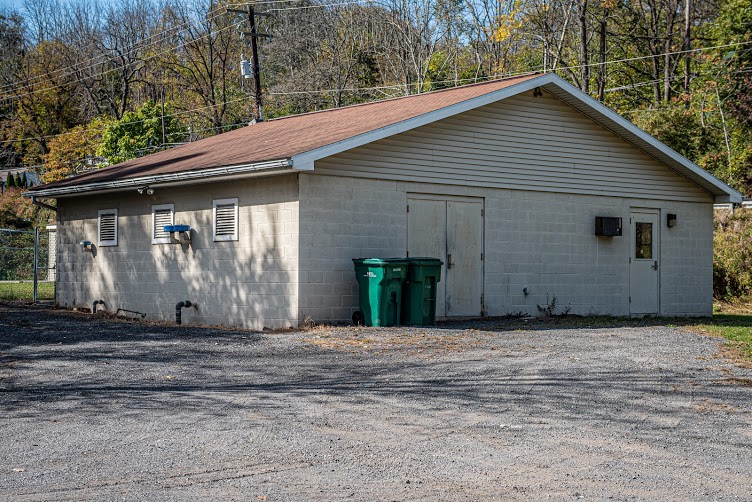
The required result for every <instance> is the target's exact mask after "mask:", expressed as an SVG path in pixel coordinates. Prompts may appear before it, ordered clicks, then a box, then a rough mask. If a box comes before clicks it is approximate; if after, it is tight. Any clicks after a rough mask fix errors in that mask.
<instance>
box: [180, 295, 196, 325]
mask: <svg viewBox="0 0 752 502" xmlns="http://www.w3.org/2000/svg"><path fill="white" fill-rule="evenodd" d="M183 307H186V308H188V307H194V308H195V307H198V303H196V302H190V301H188V300H185V301H182V302H178V303H177V304H176V305H175V324H183V319H182V308H183Z"/></svg>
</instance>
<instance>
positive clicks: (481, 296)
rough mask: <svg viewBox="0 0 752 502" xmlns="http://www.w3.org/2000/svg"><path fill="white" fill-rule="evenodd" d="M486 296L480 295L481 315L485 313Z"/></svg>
mask: <svg viewBox="0 0 752 502" xmlns="http://www.w3.org/2000/svg"><path fill="white" fill-rule="evenodd" d="M484 297H485V295H480V315H483V301H484V299H485V298H484Z"/></svg>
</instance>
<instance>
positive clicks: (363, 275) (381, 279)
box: [353, 258, 407, 326]
mask: <svg viewBox="0 0 752 502" xmlns="http://www.w3.org/2000/svg"><path fill="white" fill-rule="evenodd" d="M353 263H354V264H355V277H356V278H357V279H358V286H359V287H360V294H359V296H358V298H359V304H360V311H359V312H355V314H353V322H354V323H355V324H361V323H362V324H365V325H366V326H398V325H399V323H400V311H401V307H402V283H403V282H405V278H406V277H407V260H405V259H404V258H353Z"/></svg>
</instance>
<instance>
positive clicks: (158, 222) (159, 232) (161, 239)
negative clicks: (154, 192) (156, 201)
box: [152, 204, 173, 244]
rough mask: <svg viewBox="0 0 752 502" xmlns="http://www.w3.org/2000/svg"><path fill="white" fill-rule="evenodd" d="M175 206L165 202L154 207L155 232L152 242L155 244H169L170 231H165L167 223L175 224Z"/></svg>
mask: <svg viewBox="0 0 752 502" xmlns="http://www.w3.org/2000/svg"><path fill="white" fill-rule="evenodd" d="M172 214H173V206H172V204H164V205H159V206H153V207H152V217H153V220H154V233H153V234H152V236H153V237H152V242H153V243H154V244H168V243H169V242H170V233H169V232H165V230H164V227H165V225H172V224H173V218H172Z"/></svg>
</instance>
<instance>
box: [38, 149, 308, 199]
mask: <svg viewBox="0 0 752 502" xmlns="http://www.w3.org/2000/svg"><path fill="white" fill-rule="evenodd" d="M292 167H293V164H292V160H291V159H277V160H270V161H265V162H255V163H252V164H240V165H236V166H223V167H212V168H208V169H197V170H194V171H183V172H177V173H169V174H157V175H153V176H141V177H138V178H126V179H120V180H112V181H101V182H95V183H83V184H80V185H70V186H64V187H56V188H47V189H45V188H44V187H40V188H39V189H32V190H29V191H28V192H25V193H24V196H26V197H42V198H50V199H54V198H56V197H60V196H65V195H76V194H82V193H88V192H100V191H105V190H106V191H112V190H123V189H128V188H133V187H139V186H145V185H155V186H156V185H164V184H166V183H169V184H170V185H173V186H175V185H180V184H183V183H186V184H187V183H195V182H197V181H201V180H207V179H212V178H225V177H228V176H238V175H244V174H248V175H252V174H254V173H257V172H259V171H267V170H270V169H279V168H292Z"/></svg>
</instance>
